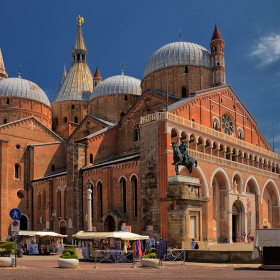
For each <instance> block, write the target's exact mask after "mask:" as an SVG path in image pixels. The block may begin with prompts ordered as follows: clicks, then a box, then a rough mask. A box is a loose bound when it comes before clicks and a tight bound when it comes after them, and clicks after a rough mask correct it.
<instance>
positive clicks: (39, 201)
mask: <svg viewBox="0 0 280 280" xmlns="http://www.w3.org/2000/svg"><path fill="white" fill-rule="evenodd" d="M37 203H38V209H39V210H40V209H41V203H42V201H41V194H40V193H38V194H37Z"/></svg>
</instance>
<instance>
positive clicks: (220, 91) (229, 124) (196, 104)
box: [170, 86, 272, 150]
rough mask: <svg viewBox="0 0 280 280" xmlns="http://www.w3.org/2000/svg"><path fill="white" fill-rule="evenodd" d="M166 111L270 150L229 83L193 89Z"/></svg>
mask: <svg viewBox="0 0 280 280" xmlns="http://www.w3.org/2000/svg"><path fill="white" fill-rule="evenodd" d="M170 113H173V114H176V115H178V116H180V117H183V118H186V119H188V120H192V121H193V122H196V123H199V124H201V125H203V126H206V127H209V128H212V129H215V130H218V131H220V132H222V133H225V134H227V135H230V136H232V137H236V138H239V139H240V140H243V141H245V142H248V143H250V144H253V145H256V146H259V147H262V148H264V149H267V150H272V149H271V147H270V145H269V143H268V142H267V140H266V139H265V137H264V136H263V134H262V133H261V131H260V130H259V128H258V126H257V123H256V121H255V120H254V118H253V117H252V115H251V114H250V112H249V111H248V110H247V108H246V107H245V106H244V104H243V103H242V101H241V100H240V99H239V98H238V96H237V95H236V93H235V92H234V91H233V90H232V89H231V87H229V86H223V87H219V88H216V89H211V90H208V91H207V90H204V91H200V92H197V93H196V96H195V97H194V98H190V99H186V100H185V102H180V105H179V106H178V105H177V104H174V105H173V106H171V110H170Z"/></svg>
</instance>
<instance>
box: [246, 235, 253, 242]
mask: <svg viewBox="0 0 280 280" xmlns="http://www.w3.org/2000/svg"><path fill="white" fill-rule="evenodd" d="M247 242H248V243H251V242H252V239H251V233H248V234H247Z"/></svg>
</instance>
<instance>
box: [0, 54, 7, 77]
mask: <svg viewBox="0 0 280 280" xmlns="http://www.w3.org/2000/svg"><path fill="white" fill-rule="evenodd" d="M6 78H8V73H7V72H6V70H5V65H4V60H3V56H2V51H1V49H0V81H1V80H2V79H6Z"/></svg>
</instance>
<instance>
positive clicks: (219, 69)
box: [210, 25, 226, 86]
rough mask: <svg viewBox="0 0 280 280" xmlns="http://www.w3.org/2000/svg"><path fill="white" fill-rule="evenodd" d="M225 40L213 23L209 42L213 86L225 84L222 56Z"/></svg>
mask: <svg viewBox="0 0 280 280" xmlns="http://www.w3.org/2000/svg"><path fill="white" fill-rule="evenodd" d="M224 45H225V41H224V40H223V38H222V35H221V33H220V31H219V29H218V27H217V26H216V25H215V29H214V32H213V35H212V39H211V42H210V48H211V57H212V67H213V86H221V85H225V84H226V68H225V56H224Z"/></svg>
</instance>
